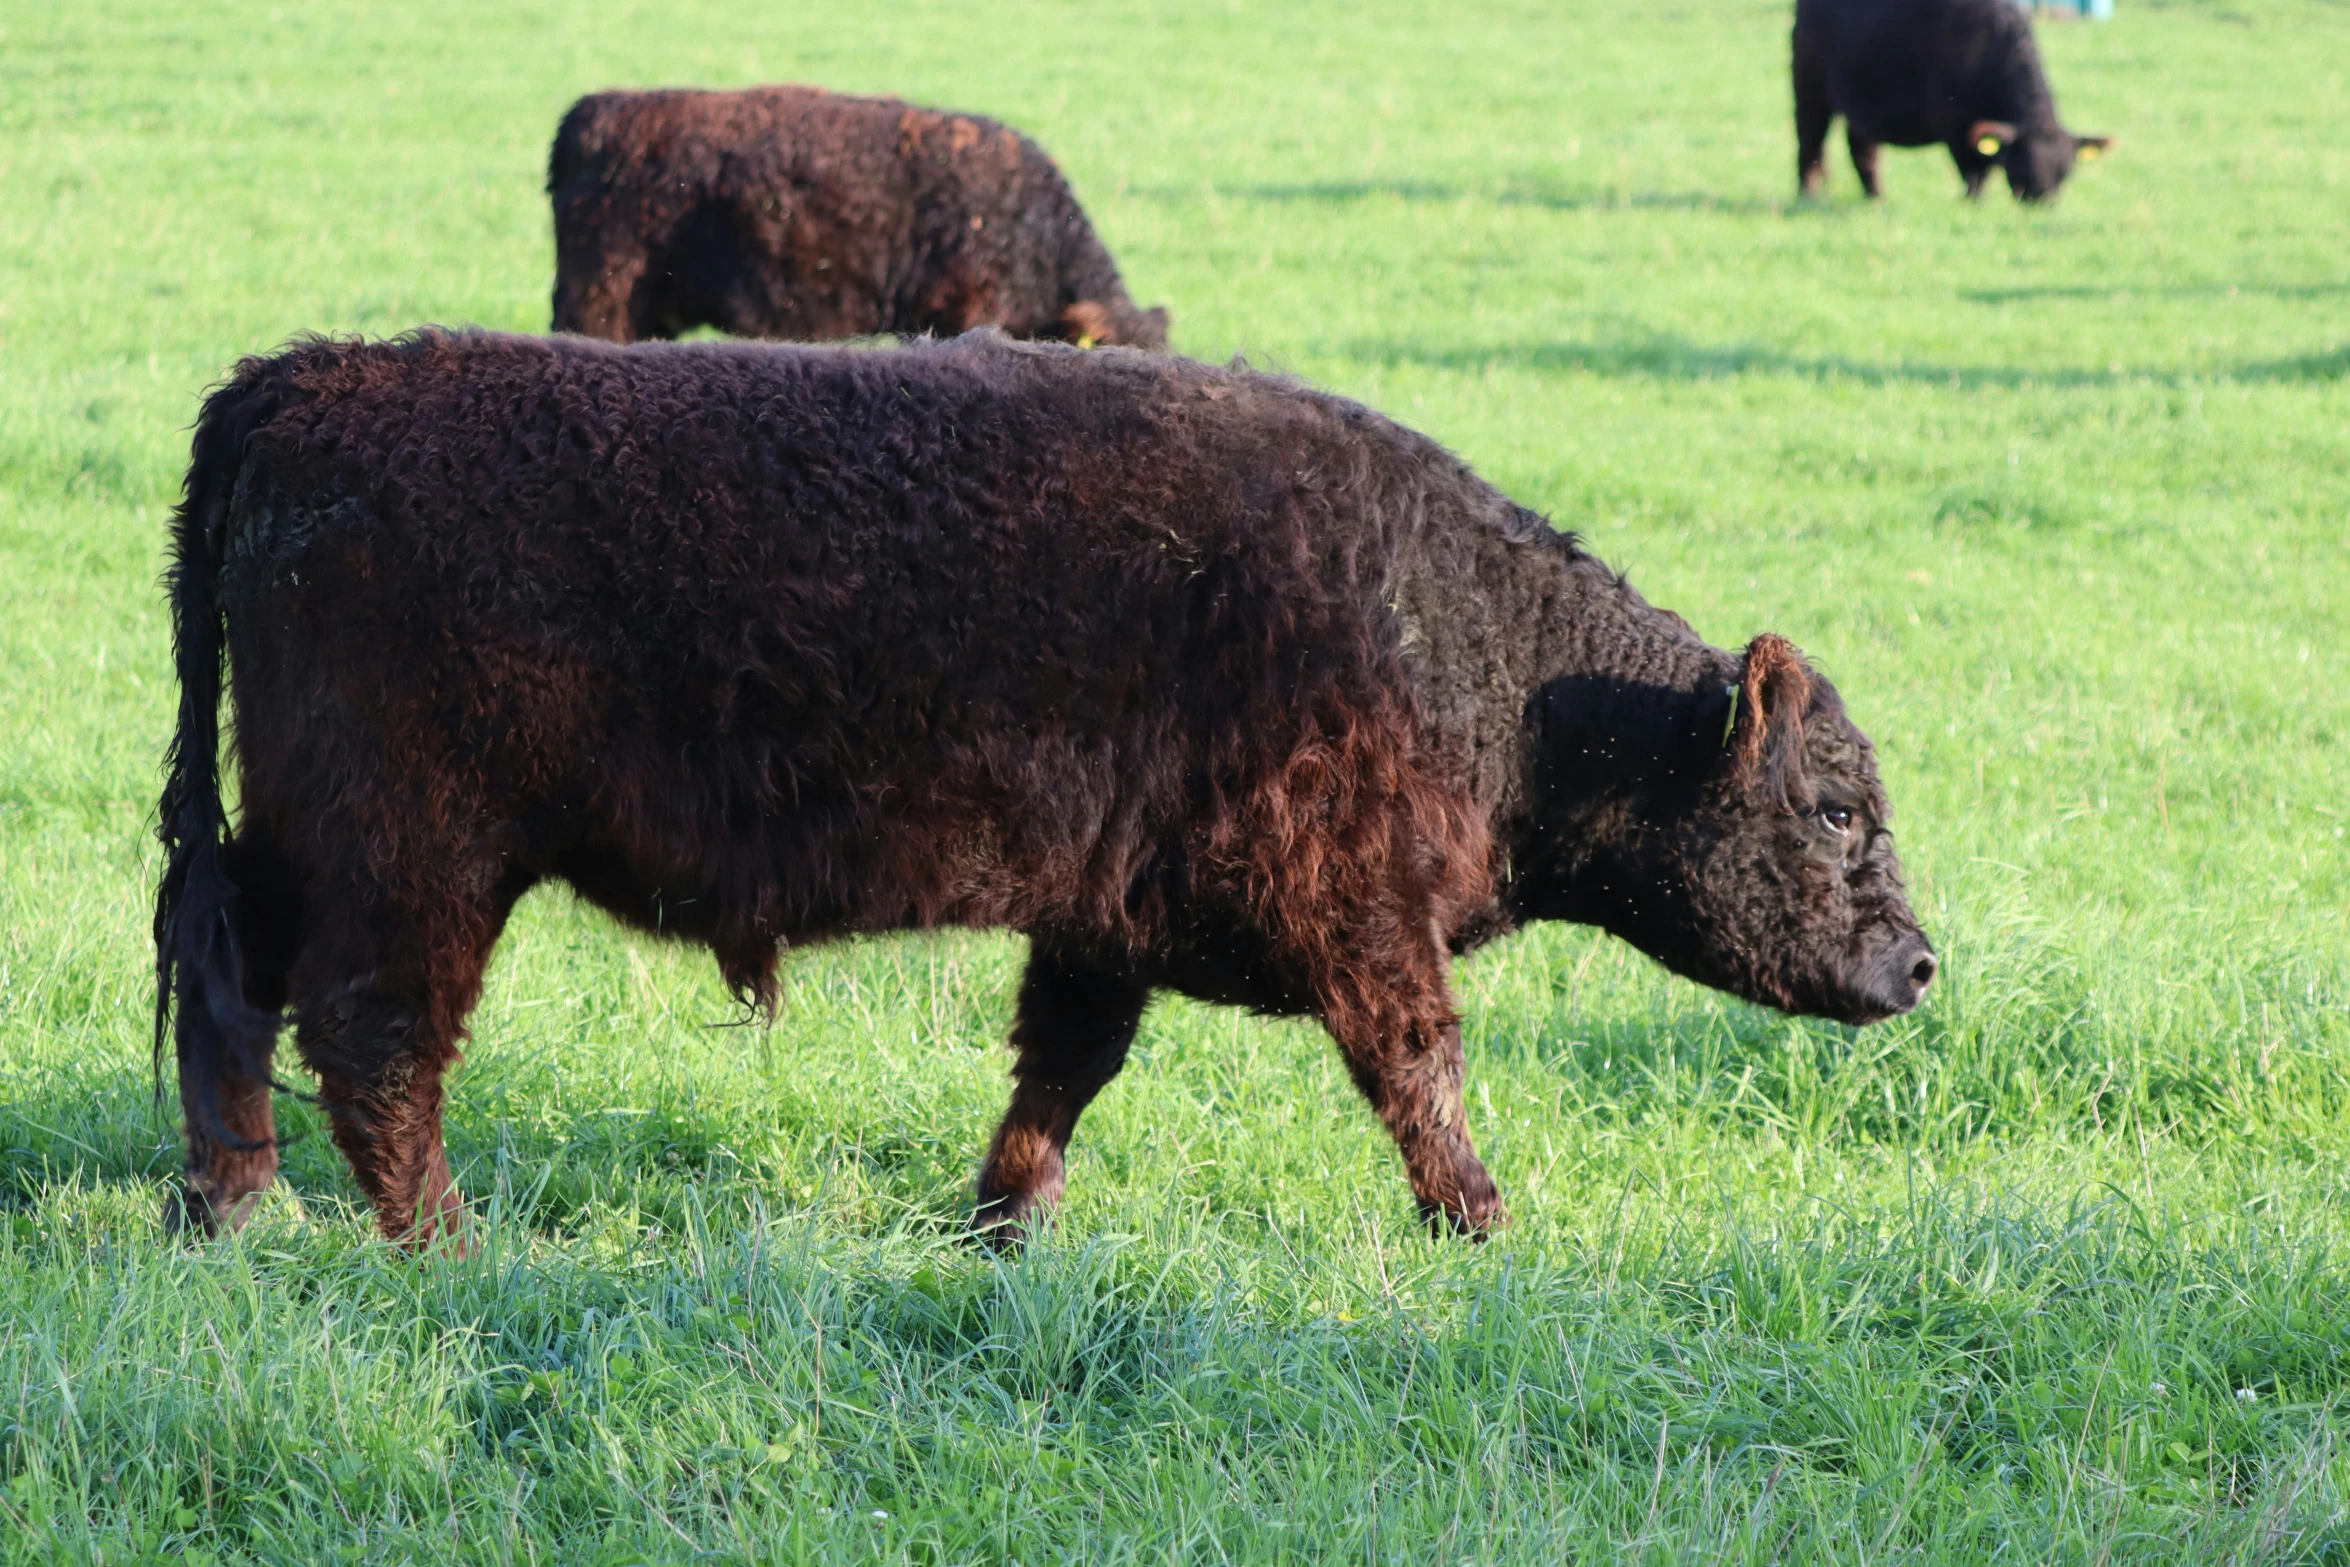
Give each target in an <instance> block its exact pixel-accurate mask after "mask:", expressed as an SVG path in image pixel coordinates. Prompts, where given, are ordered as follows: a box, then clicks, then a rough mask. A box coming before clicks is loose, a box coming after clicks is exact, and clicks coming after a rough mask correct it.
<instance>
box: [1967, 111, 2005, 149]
mask: <svg viewBox="0 0 2350 1567" xmlns="http://www.w3.org/2000/svg"><path fill="white" fill-rule="evenodd" d="M1966 139H1967V144H1968V145H1969V146H1971V147H1973V148H1974V149H1975V151H1977V152H1979V153H1981V154H1982V155H1983V156H1984V157H1986V158H1996V157H1998V156H1999V155H2000V154H2001V153H2003V152H2005V151H2006V150H2007V149H2008V146H2009V144H2010V143H2012V142H2013V141H2014V140H2015V127H2014V126H2013V125H2010V124H2008V122H2007V121H2005V120H1977V121H1975V123H1974V124H1973V125H1971V126H1969V127H1967V133H1966Z"/></svg>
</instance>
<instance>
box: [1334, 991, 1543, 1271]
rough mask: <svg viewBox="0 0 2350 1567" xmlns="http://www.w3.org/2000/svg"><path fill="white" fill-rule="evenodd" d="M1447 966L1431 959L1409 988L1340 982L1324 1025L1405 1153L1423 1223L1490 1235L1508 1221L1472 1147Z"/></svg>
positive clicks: (1499, 1196) (1482, 1165)
mask: <svg viewBox="0 0 2350 1567" xmlns="http://www.w3.org/2000/svg"><path fill="white" fill-rule="evenodd" d="M1441 962H1442V960H1441V958H1434V957H1432V959H1431V962H1430V964H1429V965H1428V966H1429V967H1430V968H1431V969H1432V972H1430V973H1428V974H1423V975H1420V976H1417V977H1415V978H1413V979H1411V980H1408V981H1406V982H1404V983H1402V984H1397V983H1394V982H1392V981H1390V982H1385V983H1381V982H1373V983H1368V984H1365V983H1360V982H1357V981H1355V980H1353V979H1352V978H1351V977H1350V978H1347V979H1341V980H1340V981H1339V982H1338V983H1337V984H1336V985H1335V986H1334V987H1332V989H1331V990H1330V992H1329V993H1328V998H1327V999H1326V1000H1325V1002H1324V1004H1323V1010H1322V1021H1323V1025H1324V1026H1325V1027H1326V1028H1328V1029H1329V1030H1330V1034H1331V1037H1332V1038H1333V1039H1335V1040H1336V1041H1337V1042H1338V1048H1339V1052H1340V1053H1341V1054H1342V1055H1344V1056H1345V1057H1346V1065H1347V1070H1348V1071H1349V1072H1350V1073H1352V1074H1353V1077H1354V1080H1355V1086H1356V1087H1357V1088H1360V1089H1361V1090H1362V1091H1363V1097H1364V1098H1366V1099H1368V1100H1370V1101H1371V1108H1372V1109H1373V1110H1375V1111H1377V1112H1378V1115H1379V1119H1380V1120H1381V1121H1383V1122H1384V1123H1386V1126H1387V1130H1388V1131H1389V1133H1390V1134H1392V1135H1393V1136H1394V1138H1395V1142H1396V1146H1397V1147H1398V1148H1399V1149H1400V1150H1402V1153H1403V1162H1404V1169H1405V1171H1406V1173H1407V1174H1408V1175H1409V1176H1410V1177H1411V1183H1412V1195H1413V1196H1415V1197H1417V1198H1418V1199H1419V1201H1420V1216H1421V1217H1422V1218H1423V1219H1425V1220H1427V1221H1428V1223H1429V1224H1430V1225H1431V1226H1444V1227H1449V1228H1451V1229H1453V1230H1456V1231H1459V1232H1461V1233H1465V1234H1470V1235H1482V1234H1484V1233H1485V1232H1486V1231H1488V1230H1490V1229H1492V1228H1494V1227H1495V1226H1497V1225H1499V1224H1501V1223H1502V1222H1504V1220H1505V1219H1506V1217H1507V1215H1506V1214H1505V1213H1504V1212H1503V1209H1502V1205H1501V1193H1500V1191H1499V1190H1498V1189H1497V1188H1496V1187H1495V1186H1494V1184H1493V1177H1492V1176H1490V1175H1488V1174H1486V1173H1485V1166H1484V1164H1483V1163H1481V1162H1480V1161H1479V1160H1478V1158H1477V1151H1476V1149H1474V1148H1473V1147H1471V1146H1470V1143H1469V1127H1468V1117H1467V1113H1466V1111H1465V1110H1464V1108H1463V1106H1462V1104H1461V1081H1462V1078H1463V1076H1464V1074H1465V1071H1466V1062H1465V1060H1464V1058H1463V1057H1462V1054H1461V1029H1460V1022H1459V1019H1458V1018H1456V1017H1455V1016H1454V1015H1453V1011H1452V1005H1451V1001H1450V998H1449V996H1448V995H1447V994H1446V989H1445V986H1444V981H1443V976H1442V970H1441V967H1438V966H1437V965H1440V964H1441Z"/></svg>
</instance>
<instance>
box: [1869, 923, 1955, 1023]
mask: <svg viewBox="0 0 2350 1567" xmlns="http://www.w3.org/2000/svg"><path fill="white" fill-rule="evenodd" d="M1940 968H1941V965H1940V964H1939V963H1937V962H1936V961H1935V959H1934V944H1933V943H1932V942H1930V941H1928V940H1926V938H1925V934H1924V933H1923V932H1922V931H1914V930H1913V931H1911V932H1910V933H1909V934H1908V935H1906V936H1903V937H1902V938H1901V939H1900V940H1899V941H1896V942H1895V943H1893V945H1892V946H1891V947H1889V948H1887V949H1886V950H1885V954H1884V956H1882V957H1880V958H1878V959H1877V961H1876V962H1875V963H1873V964H1871V965H1870V974H1869V980H1868V987H1867V988H1868V993H1869V1000H1870V1002H1871V1004H1872V1006H1873V1008H1874V1009H1875V1010H1876V1011H1878V1012H1880V1013H1882V1014H1884V1015H1885V1016H1887V1017H1892V1016H1895V1015H1897V1014H1899V1013H1903V1012H1907V1011H1909V1010H1910V1009H1911V1008H1912V1007H1914V1006H1916V1005H1917V1004H1918V1003H1919V1002H1920V1001H1922V1000H1924V999H1925V996H1926V990H1927V987H1928V986H1930V985H1932V984H1933V983H1934V975H1935V974H1936V973H1937V972H1939V971H1940Z"/></svg>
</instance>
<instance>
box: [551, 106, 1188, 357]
mask: <svg viewBox="0 0 2350 1567" xmlns="http://www.w3.org/2000/svg"><path fill="white" fill-rule="evenodd" d="M547 192H548V194H549V195H550V196H551V197H552V198H553V199H554V204H555V328H554V329H555V330H556V331H558V332H578V333H582V334H584V335H586V336H589V337H601V338H606V339H609V340H611V341H613V342H617V343H626V342H631V341H634V340H636V339H640V338H654V337H675V336H677V335H678V334H679V333H680V332H683V331H686V330H687V329H689V328H692V327H697V326H713V327H716V328H718V329H719V330H721V331H724V332H732V333H735V334H737V335H739V336H744V337H776V338H791V339H797V340H799V341H802V342H814V341H819V340H822V339H828V338H843V337H858V336H862V335H865V334H869V333H880V332H896V333H905V334H920V333H926V332H927V333H935V334H938V335H942V336H952V335H953V334H955V333H958V332H963V331H968V330H970V329H971V328H974V327H980V326H994V327H1000V328H1002V329H1003V330H1004V331H1006V332H1009V333H1011V334H1012V335H1013V336H1015V337H1035V338H1058V339H1061V340H1063V341H1067V342H1072V343H1077V344H1080V345H1088V346H1089V345H1091V344H1095V343H1115V344H1125V345H1128V346H1131V347H1135V348H1163V347H1165V346H1166V342H1167V312H1166V311H1165V310H1163V309H1152V310H1137V309H1136V308H1135V307H1134V302H1133V301H1132V300H1131V299H1129V298H1127V295H1126V285H1125V284H1124V283H1123V282H1121V281H1120V280H1119V277H1118V268H1117V265H1116V264H1115V263H1114V262H1112V261H1111V260H1110V253H1109V252H1108V251H1107V250H1105V249H1104V248H1103V247H1102V242H1101V240H1100V239H1099V238H1097V237H1096V236H1095V234H1094V232H1093V225H1092V224H1091V223H1089V222H1088V221H1086V216H1085V213H1084V211H1083V210H1082V209H1081V208H1079V206H1078V205H1077V198H1076V196H1075V195H1073V194H1072V193H1071V192H1070V190H1069V183H1068V181H1066V180H1064V179H1063V178H1062V177H1061V171H1060V170H1059V169H1057V168H1055V167H1054V166H1053V160H1052V159H1051V158H1050V157H1048V156H1046V154H1045V151H1044V149H1043V148H1041V147H1039V146H1037V144H1036V143H1034V142H1032V141H1030V140H1029V139H1028V138H1027V137H1025V136H1022V135H1020V134H1019V133H1017V132H1015V131H1012V130H1010V129H1008V128H1006V127H1005V126H1002V125H998V124H997V123H996V122H995V121H993V120H989V119H982V118H981V117H979V116H978V115H971V114H947V113H940V112H938V111H936V110H931V109H921V108H916V107H914V106H913V105H911V104H906V103H901V102H899V101H898V100H897V99H895V98H851V97H845V96H841V95H838V94H834V93H828V92H825V91H823V90H822V89H821V88H815V87H754V88H750V89H747V90H745V91H741V92H691V91H670V92H605V93H596V94H593V95H592V96H589V97H586V98H582V99H580V100H579V102H577V103H575V104H573V105H572V106H571V112H570V113H568V114H566V115H565V116H564V117H563V124H562V127H561V128H560V129H559V130H557V131H556V133H555V147H554V152H553V155H552V156H551V157H550V159H549V166H548V173H547Z"/></svg>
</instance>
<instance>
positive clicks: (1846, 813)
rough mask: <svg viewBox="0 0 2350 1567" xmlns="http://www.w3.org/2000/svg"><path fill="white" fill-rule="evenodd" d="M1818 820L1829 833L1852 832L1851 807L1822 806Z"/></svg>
mask: <svg viewBox="0 0 2350 1567" xmlns="http://www.w3.org/2000/svg"><path fill="white" fill-rule="evenodd" d="M1820 820H1821V822H1823V823H1825V824H1826V826H1827V829H1828V830H1829V831H1830V832H1850V831H1852V807H1850V806H1848V805H1823V806H1821V807H1820Z"/></svg>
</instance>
